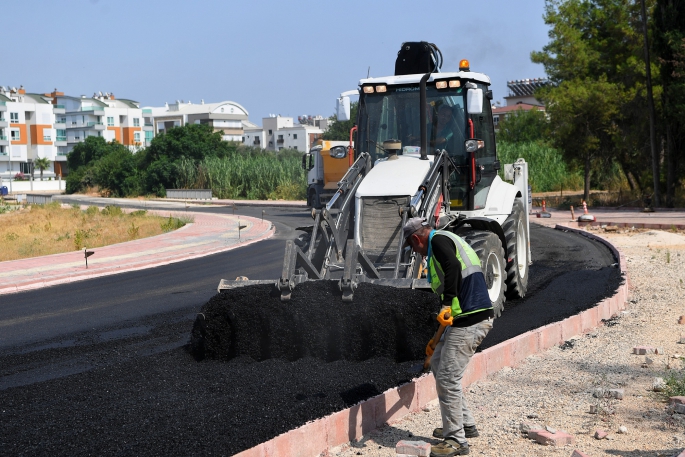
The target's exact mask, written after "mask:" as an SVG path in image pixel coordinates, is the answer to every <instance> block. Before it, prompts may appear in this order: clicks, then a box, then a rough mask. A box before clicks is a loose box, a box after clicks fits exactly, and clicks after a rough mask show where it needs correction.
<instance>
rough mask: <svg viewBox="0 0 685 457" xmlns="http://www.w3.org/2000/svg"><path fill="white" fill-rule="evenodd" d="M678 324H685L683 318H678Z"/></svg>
mask: <svg viewBox="0 0 685 457" xmlns="http://www.w3.org/2000/svg"><path fill="white" fill-rule="evenodd" d="M678 323H679V324H680V325H683V324H685V316H680V317H679V318H678Z"/></svg>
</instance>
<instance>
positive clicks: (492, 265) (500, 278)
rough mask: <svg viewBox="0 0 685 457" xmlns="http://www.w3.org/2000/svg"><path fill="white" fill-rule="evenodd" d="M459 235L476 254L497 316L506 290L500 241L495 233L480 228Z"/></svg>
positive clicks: (501, 307)
mask: <svg viewBox="0 0 685 457" xmlns="http://www.w3.org/2000/svg"><path fill="white" fill-rule="evenodd" d="M460 236H461V237H462V238H463V239H464V240H465V241H466V242H467V243H468V244H469V246H471V247H472V248H473V250H474V251H476V254H478V258H479V259H480V265H481V268H482V269H483V275H484V276H485V284H486V285H487V287H488V295H489V296H490V302H491V303H492V309H493V311H494V313H495V317H499V316H501V315H502V311H503V310H504V301H505V295H504V294H505V292H506V290H507V284H506V282H505V278H506V270H505V263H504V248H503V247H502V242H501V241H500V239H499V237H498V236H497V234H495V233H492V232H486V231H482V230H471V231H468V232H466V233H464V234H463V235H460Z"/></svg>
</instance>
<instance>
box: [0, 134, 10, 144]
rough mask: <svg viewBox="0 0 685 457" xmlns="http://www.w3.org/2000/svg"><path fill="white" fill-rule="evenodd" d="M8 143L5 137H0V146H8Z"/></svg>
mask: <svg viewBox="0 0 685 457" xmlns="http://www.w3.org/2000/svg"><path fill="white" fill-rule="evenodd" d="M9 145H10V142H9V141H8V140H7V137H6V136H5V135H0V146H9Z"/></svg>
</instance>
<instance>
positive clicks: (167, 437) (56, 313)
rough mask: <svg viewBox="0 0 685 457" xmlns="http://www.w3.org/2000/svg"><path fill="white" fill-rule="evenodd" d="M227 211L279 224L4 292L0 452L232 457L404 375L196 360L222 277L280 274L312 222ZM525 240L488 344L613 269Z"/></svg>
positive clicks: (545, 239)
mask: <svg viewBox="0 0 685 457" xmlns="http://www.w3.org/2000/svg"><path fill="white" fill-rule="evenodd" d="M202 210H203V211H226V212H233V208H204V209H202ZM235 211H236V214H245V215H250V216H254V217H261V215H262V211H265V213H266V214H265V218H268V219H269V220H271V221H272V222H274V224H275V225H276V228H277V232H276V236H275V237H274V238H272V239H270V240H266V241H262V242H259V243H256V244H253V245H249V246H246V247H242V248H238V249H235V250H232V251H228V252H225V253H220V254H215V255H212V256H207V257H203V258H200V259H194V260H189V261H185V262H180V263H175V264H171V265H166V266H161V267H157V268H153V269H149V270H143V271H137V272H131V273H122V274H118V275H113V276H107V277H103V278H98V279H93V280H88V281H81V282H77V283H72V284H65V285H61V286H54V287H51V288H46V289H41V290H37V291H30V292H23V293H18V294H12V295H5V296H3V297H2V299H1V302H0V420H1V421H2V423H3V427H1V428H0V449H3V452H2V453H3V454H6V455H24V454H25V455H191V454H192V455H209V454H211V455H231V454H233V453H236V452H239V451H240V450H243V449H246V448H249V447H251V446H254V445H256V444H258V443H260V442H262V441H265V440H268V439H270V438H272V437H274V436H276V435H277V434H279V433H283V432H285V431H287V430H289V429H292V428H294V427H296V426H298V425H301V424H302V423H304V422H306V421H307V420H312V419H315V418H316V417H321V416H322V415H325V414H328V413H331V412H333V411H336V410H340V409H342V408H345V407H347V406H349V405H350V404H353V403H354V402H356V401H359V400H361V399H364V398H368V397H370V396H372V395H375V394H377V393H379V392H382V391H384V390H386V389H388V388H390V387H393V386H394V385H397V384H398V383H401V382H404V381H406V380H408V379H409V378H410V375H408V374H407V368H408V365H407V363H405V364H398V363H395V362H394V361H392V360H387V359H371V360H367V361H364V362H345V361H337V362H332V363H325V362H323V361H320V360H315V359H301V360H298V361H295V362H287V361H284V360H276V359H272V360H267V361H263V362H259V363H255V362H253V361H251V360H244V359H241V360H233V361H231V362H221V361H213V360H212V361H203V362H196V361H195V360H194V359H193V358H192V357H191V356H190V355H189V354H188V352H187V351H186V350H185V349H184V347H185V345H186V344H187V342H188V340H189V336H190V330H191V327H192V322H193V319H194V317H195V315H196V313H197V312H198V311H199V310H200V309H201V307H202V305H203V304H205V303H206V302H207V301H208V300H209V299H210V298H211V297H212V296H214V295H215V291H216V287H217V285H218V283H219V280H220V279H222V278H235V277H236V276H240V275H243V276H248V277H249V278H250V279H276V278H277V277H278V276H279V275H280V271H281V262H282V253H283V248H284V244H285V240H286V239H289V238H294V237H296V236H297V233H298V232H297V231H296V230H295V227H297V226H300V225H307V224H309V223H310V221H311V218H310V217H309V214H308V211H306V210H304V209H288V208H263V207H253V208H247V207H238V208H237V209H236V210H235ZM531 246H532V249H533V252H532V256H533V260H534V264H533V266H532V267H531V270H530V275H531V276H530V291H529V294H528V295H527V297H526V298H524V299H521V300H516V301H510V302H507V304H506V305H505V312H504V314H503V315H502V317H501V318H499V319H497V321H496V323H495V328H494V329H493V331H492V332H491V334H490V335H489V336H488V338H487V339H486V341H484V346H487V345H492V344H496V343H497V342H499V341H502V340H504V339H507V338H510V337H512V336H514V335H516V334H519V333H523V332H525V331H527V330H529V329H531V328H535V327H537V326H540V325H544V324H546V323H549V322H553V321H556V320H560V319H563V318H564V317H567V316H568V315H571V314H574V313H576V312H578V311H579V310H582V309H586V308H588V307H590V306H592V305H593V304H594V303H596V302H598V301H599V300H601V299H602V298H604V297H606V296H608V295H610V294H611V293H612V292H613V290H615V288H616V286H617V285H618V284H619V282H620V281H621V278H620V276H619V275H618V270H617V269H616V268H613V267H611V265H612V264H614V262H615V261H616V260H615V259H614V258H613V257H612V255H611V253H610V252H609V251H608V249H606V248H605V247H604V246H602V245H600V244H599V243H596V242H594V241H591V240H589V239H587V238H584V237H581V236H578V235H575V234H571V233H565V232H562V231H555V230H552V229H549V228H544V227H539V226H537V225H534V224H531ZM257 305H258V304H257Z"/></svg>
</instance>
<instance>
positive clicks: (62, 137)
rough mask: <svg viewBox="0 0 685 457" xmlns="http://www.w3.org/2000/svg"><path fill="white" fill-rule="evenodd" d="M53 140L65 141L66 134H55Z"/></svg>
mask: <svg viewBox="0 0 685 457" xmlns="http://www.w3.org/2000/svg"><path fill="white" fill-rule="evenodd" d="M55 141H64V142H66V141H67V137H66V136H57V137H55Z"/></svg>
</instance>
